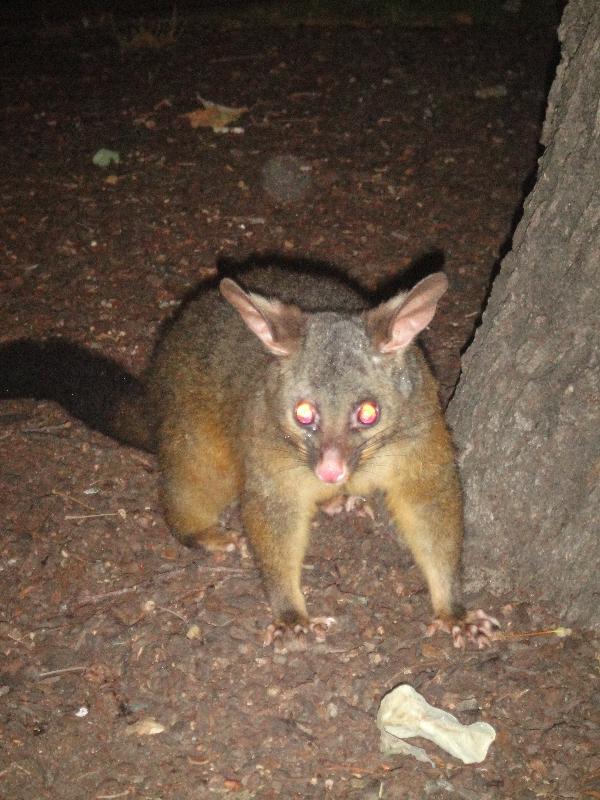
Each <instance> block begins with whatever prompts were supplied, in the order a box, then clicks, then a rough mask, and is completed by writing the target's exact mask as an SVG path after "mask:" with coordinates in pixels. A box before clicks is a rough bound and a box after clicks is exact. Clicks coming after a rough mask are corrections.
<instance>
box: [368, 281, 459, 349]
mask: <svg viewBox="0 0 600 800" xmlns="http://www.w3.org/2000/svg"><path fill="white" fill-rule="evenodd" d="M447 288H448V278H447V277H446V276H445V275H444V273H443V272H436V273H434V274H433V275H428V276H427V277H426V278H423V280H422V281H419V283H417V285H416V286H415V287H414V288H413V289H411V291H410V292H409V293H408V294H405V293H401V294H398V295H396V297H392V299H391V300H388V301H387V302H386V303H382V304H381V305H380V306H378V307H377V308H374V309H373V310H372V311H369V312H367V327H368V329H369V331H370V333H371V336H372V337H373V342H374V344H375V347H376V348H377V349H378V350H379V352H380V353H395V352H397V351H398V350H404V349H405V348H406V347H408V345H409V344H410V343H411V342H412V341H413V339H414V338H415V337H416V336H418V334H419V333H421V331H422V330H423V329H424V328H426V327H427V326H428V325H429V323H430V322H431V320H432V319H433V316H434V314H435V311H436V308H437V304H438V301H439V299H440V297H441V296H442V295H443V294H444V292H445V291H446V289H447Z"/></svg>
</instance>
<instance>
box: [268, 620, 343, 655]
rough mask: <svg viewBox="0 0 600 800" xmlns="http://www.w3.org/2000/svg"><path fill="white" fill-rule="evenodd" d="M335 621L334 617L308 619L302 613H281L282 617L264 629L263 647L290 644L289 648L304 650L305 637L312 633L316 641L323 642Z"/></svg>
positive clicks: (280, 646)
mask: <svg viewBox="0 0 600 800" xmlns="http://www.w3.org/2000/svg"><path fill="white" fill-rule="evenodd" d="M334 622H335V619H334V617H312V619H309V618H308V617H306V616H304V615H303V614H299V613H297V612H290V613H289V614H285V615H283V618H282V619H278V620H275V621H274V622H272V623H271V624H270V625H269V626H268V628H267V630H266V631H265V637H264V639H263V645H264V647H270V646H271V645H275V646H276V647H278V648H283V647H287V646H288V645H291V649H298V650H304V649H305V648H306V637H307V636H308V634H309V633H312V634H314V637H315V639H316V641H317V642H324V641H325V636H326V634H327V631H328V630H329V628H330V627H331V626H332V625H333V623H334Z"/></svg>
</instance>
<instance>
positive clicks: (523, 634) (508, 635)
mask: <svg viewBox="0 0 600 800" xmlns="http://www.w3.org/2000/svg"><path fill="white" fill-rule="evenodd" d="M572 633H573V630H572V629H571V628H562V627H559V628H547V629H546V630H542V631H496V633H494V635H493V637H492V638H493V640H494V641H503V640H505V639H530V638H532V637H534V636H558V638H559V639H564V638H565V637H566V636H570V635H571V634H572Z"/></svg>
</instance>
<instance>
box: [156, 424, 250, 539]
mask: <svg viewBox="0 0 600 800" xmlns="http://www.w3.org/2000/svg"><path fill="white" fill-rule="evenodd" d="M158 455H159V462H160V467H161V472H162V486H161V494H162V503H163V510H164V515H165V518H166V520H167V523H168V525H169V527H170V528H171V530H172V532H173V534H174V535H175V536H176V537H177V538H178V539H179V541H180V542H181V543H182V544H185V545H186V546H187V547H203V548H204V549H205V550H207V551H209V552H211V551H214V550H231V549H233V548H234V547H235V546H236V544H237V541H238V539H239V534H238V533H237V532H235V531H227V530H225V529H224V528H223V526H221V525H220V524H219V517H220V516H221V514H222V513H223V511H224V510H225V508H226V507H227V506H228V505H229V504H231V503H232V502H234V500H235V499H236V498H237V470H236V467H235V461H234V460H233V459H232V458H231V457H230V453H229V446H228V442H227V441H226V440H225V439H224V437H223V436H222V435H219V432H218V431H217V430H215V429H208V427H207V426H206V425H204V426H203V429H198V428H195V429H194V431H193V433H190V432H188V431H186V430H181V429H176V430H169V431H166V430H163V431H161V435H160V443H159V454H158Z"/></svg>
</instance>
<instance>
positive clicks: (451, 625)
mask: <svg viewBox="0 0 600 800" xmlns="http://www.w3.org/2000/svg"><path fill="white" fill-rule="evenodd" d="M499 628H500V623H499V622H498V620H497V619H496V618H495V617H491V616H490V615H489V614H486V613H485V611H483V609H481V608H478V609H477V610H476V611H468V612H467V613H466V614H465V616H464V617H463V618H462V619H459V620H457V619H449V618H447V617H446V618H444V617H438V618H437V619H434V620H433V622H432V623H431V625H429V626H428V627H427V631H426V634H425V635H426V636H433V634H434V633H436V632H437V631H444V632H445V633H449V634H450V635H451V636H452V644H453V645H454V647H457V648H461V647H465V645H466V643H467V642H473V644H475V645H477V648H478V649H479V650H482V649H483V648H484V647H489V646H490V644H491V643H492V640H493V637H494V632H495V631H497V630H499Z"/></svg>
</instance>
